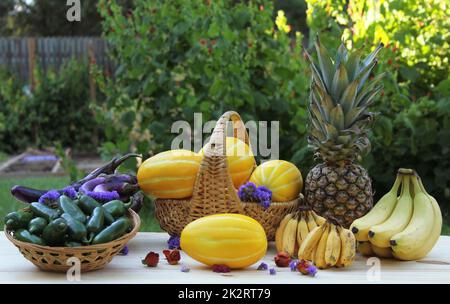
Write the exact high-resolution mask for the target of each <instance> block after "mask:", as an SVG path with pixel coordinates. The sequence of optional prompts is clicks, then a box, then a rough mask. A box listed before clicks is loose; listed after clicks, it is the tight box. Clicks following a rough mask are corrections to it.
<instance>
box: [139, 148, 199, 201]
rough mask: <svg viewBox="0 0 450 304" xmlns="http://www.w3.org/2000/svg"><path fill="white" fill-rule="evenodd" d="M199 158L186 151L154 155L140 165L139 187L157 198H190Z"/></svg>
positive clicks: (172, 151) (195, 154)
mask: <svg viewBox="0 0 450 304" xmlns="http://www.w3.org/2000/svg"><path fill="white" fill-rule="evenodd" d="M200 161H201V156H199V155H198V154H197V153H194V152H191V151H188V150H171V151H166V152H162V153H159V154H156V155H155V156H153V157H150V158H149V159H147V160H146V161H144V162H143V163H142V165H141V166H140V167H139V170H138V172H137V179H138V183H139V187H140V188H141V189H142V190H143V191H144V192H145V193H146V194H148V195H152V196H155V197H157V198H174V199H175V198H187V197H190V196H192V192H193V189H194V183H195V178H196V177H197V173H198V170H199V168H200Z"/></svg>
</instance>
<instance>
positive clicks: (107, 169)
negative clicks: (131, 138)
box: [72, 153, 142, 190]
mask: <svg viewBox="0 0 450 304" xmlns="http://www.w3.org/2000/svg"><path fill="white" fill-rule="evenodd" d="M131 157H142V155H139V154H134V153H129V154H126V155H124V156H122V157H116V158H114V159H112V160H111V161H110V162H109V163H107V164H106V165H104V166H102V167H100V168H97V169H95V170H94V171H92V172H91V173H89V174H88V175H86V176H85V177H84V178H83V179H81V180H79V181H78V182H76V183H74V184H72V186H73V187H74V188H75V189H76V190H78V189H79V188H80V187H81V186H82V185H84V184H85V183H86V182H88V181H90V180H92V179H94V178H96V177H97V176H99V175H101V174H105V175H109V174H113V173H114V172H115V171H116V169H117V168H118V167H119V166H120V165H121V164H122V163H123V162H125V161H126V160H128V159H129V158H131Z"/></svg>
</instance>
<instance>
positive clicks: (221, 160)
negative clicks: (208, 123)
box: [189, 111, 249, 222]
mask: <svg viewBox="0 0 450 304" xmlns="http://www.w3.org/2000/svg"><path fill="white" fill-rule="evenodd" d="M229 121H231V122H232V123H233V136H234V137H236V138H239V139H240V140H242V141H244V142H245V143H246V144H249V137H248V133H247V130H246V129H245V125H244V123H243V122H242V119H241V117H240V116H239V114H238V113H236V112H234V111H229V112H226V113H225V114H223V115H222V116H221V117H220V119H219V120H218V121H217V124H216V127H215V128H214V131H213V133H212V134H211V137H210V140H209V143H208V144H206V145H205V148H204V150H203V152H204V153H203V159H202V162H201V164H200V169H199V172H198V174H197V179H196V181H195V185H194V192H193V195H192V199H191V209H190V214H189V217H190V218H189V222H191V221H193V220H195V219H198V218H200V217H203V216H206V215H210V214H216V213H243V209H242V205H241V201H240V199H239V197H238V196H237V193H236V190H235V188H234V186H233V181H232V180H231V176H230V174H229V171H228V163H227V156H226V137H227V125H228V122H229Z"/></svg>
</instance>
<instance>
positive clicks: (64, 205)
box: [59, 195, 86, 223]
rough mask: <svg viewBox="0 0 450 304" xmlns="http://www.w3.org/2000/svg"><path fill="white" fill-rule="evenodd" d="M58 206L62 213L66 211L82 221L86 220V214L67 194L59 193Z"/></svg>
mask: <svg viewBox="0 0 450 304" xmlns="http://www.w3.org/2000/svg"><path fill="white" fill-rule="evenodd" d="M59 208H61V210H62V211H64V213H68V214H69V215H70V216H71V217H73V218H74V219H76V220H77V221H80V222H82V223H85V222H86V215H84V213H83V211H81V209H80V208H79V207H78V206H77V205H76V204H75V203H74V202H73V201H72V200H71V199H70V198H69V197H67V196H65V195H61V196H60V198H59Z"/></svg>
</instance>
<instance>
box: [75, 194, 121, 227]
mask: <svg viewBox="0 0 450 304" xmlns="http://www.w3.org/2000/svg"><path fill="white" fill-rule="evenodd" d="M78 206H79V207H80V208H81V210H83V212H84V213H85V214H86V215H89V216H90V215H92V213H93V212H94V209H95V208H97V207H101V206H102V204H100V203H99V202H97V201H96V200H95V199H93V198H92V197H90V196H87V195H81V196H80V198H79V200H78ZM103 216H104V218H105V223H106V224H112V223H113V222H114V217H113V216H112V215H111V214H109V212H106V210H104V214H103Z"/></svg>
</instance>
